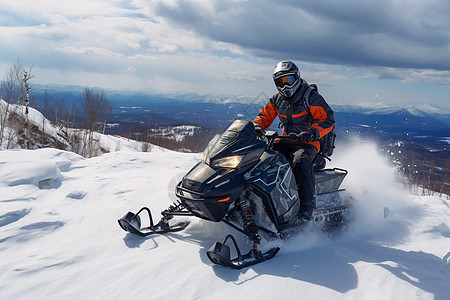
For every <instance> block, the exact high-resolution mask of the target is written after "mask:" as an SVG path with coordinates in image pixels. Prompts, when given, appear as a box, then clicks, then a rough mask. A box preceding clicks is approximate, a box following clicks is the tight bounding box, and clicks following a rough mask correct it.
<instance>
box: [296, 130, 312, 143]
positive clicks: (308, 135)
mask: <svg viewBox="0 0 450 300" xmlns="http://www.w3.org/2000/svg"><path fill="white" fill-rule="evenodd" d="M298 139H299V141H300V142H302V143H311V142H314V141H315V140H316V134H315V133H314V131H312V130H306V131H302V132H300V133H299V134H298Z"/></svg>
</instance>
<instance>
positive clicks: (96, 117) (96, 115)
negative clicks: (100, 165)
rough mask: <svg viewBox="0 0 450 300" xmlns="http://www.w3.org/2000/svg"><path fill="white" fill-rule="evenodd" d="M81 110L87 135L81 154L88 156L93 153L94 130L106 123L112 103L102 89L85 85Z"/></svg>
mask: <svg viewBox="0 0 450 300" xmlns="http://www.w3.org/2000/svg"><path fill="white" fill-rule="evenodd" d="M83 111H84V129H86V131H87V137H86V140H85V146H84V149H85V150H84V151H83V152H84V153H83V154H82V155H84V156H90V155H92V154H93V153H92V151H93V146H94V145H93V134H94V131H96V130H99V128H100V126H101V125H103V124H106V121H107V119H108V117H109V115H110V114H111V111H112V104H111V103H110V101H109V100H108V97H107V96H106V94H105V92H104V91H102V90H94V89H90V88H88V87H86V88H85V89H84V91H83ZM99 124H100V126H99ZM105 126H106V125H104V126H103V128H104V127H105Z"/></svg>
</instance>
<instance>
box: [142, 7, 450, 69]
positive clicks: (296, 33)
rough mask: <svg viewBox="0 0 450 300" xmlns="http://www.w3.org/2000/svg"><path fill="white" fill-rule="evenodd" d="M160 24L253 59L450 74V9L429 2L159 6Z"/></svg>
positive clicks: (154, 10)
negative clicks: (235, 49) (242, 51)
mask: <svg viewBox="0 0 450 300" xmlns="http://www.w3.org/2000/svg"><path fill="white" fill-rule="evenodd" d="M144 3H145V2H142V1H141V2H140V4H141V5H146V6H147V7H149V8H151V11H153V12H154V13H155V14H156V15H157V16H158V17H159V18H163V19H164V20H165V21H167V22H170V23H171V24H172V25H173V26H179V27H180V28H187V29H188V30H192V31H194V32H196V33H198V34H199V35H201V36H204V37H207V38H210V39H212V40H215V41H220V42H225V43H231V44H235V45H239V46H240V47H241V48H242V49H245V52H246V53H248V54H251V55H256V56H264V57H268V58H272V59H278V58H279V57H286V56H289V57H292V58H293V59H296V60H303V61H312V62H320V63H328V64H340V65H354V66H387V67H400V68H424V69H427V68H428V69H437V70H446V69H450V19H449V18H448V13H449V12H450V4H448V1H445V0H440V1H433V2H432V3H429V2H424V1H406V0H403V1H402V0H380V1H376V2H373V1H350V0H343V1H333V0H325V1H316V0H305V1H294V0H282V1H261V0H248V1H241V2H230V1H221V0H210V1H195V0H191V1H186V0H183V1H181V0H180V1H171V2H170V4H167V3H166V2H165V1H152V2H149V3H147V4H144Z"/></svg>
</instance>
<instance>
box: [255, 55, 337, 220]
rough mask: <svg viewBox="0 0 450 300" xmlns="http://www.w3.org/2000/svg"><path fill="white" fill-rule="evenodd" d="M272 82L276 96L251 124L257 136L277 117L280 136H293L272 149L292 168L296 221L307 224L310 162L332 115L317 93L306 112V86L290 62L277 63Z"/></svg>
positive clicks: (311, 196) (313, 202) (313, 201)
mask: <svg viewBox="0 0 450 300" xmlns="http://www.w3.org/2000/svg"><path fill="white" fill-rule="evenodd" d="M273 80H274V82H275V86H276V87H277V89H278V93H277V94H275V95H273V96H272V98H270V100H269V103H268V104H266V105H265V106H264V107H263V108H262V109H261V111H260V112H259V114H258V116H257V117H256V118H255V120H253V124H254V125H255V129H256V131H257V133H258V134H263V132H264V130H265V129H267V128H268V127H269V126H270V125H271V124H272V122H273V121H274V119H275V118H276V117H277V116H278V117H279V119H280V121H281V123H282V125H283V133H282V134H283V135H293V139H292V140H281V141H278V142H277V143H275V144H274V149H275V150H277V151H279V152H281V153H282V154H284V155H285V156H286V158H287V159H288V160H289V163H290V164H291V166H292V169H293V173H294V176H295V180H296V183H297V190H298V192H299V197H300V201H301V210H300V213H299V218H300V220H302V221H304V222H306V221H310V220H311V219H312V213H313V211H314V209H315V208H316V199H315V178H314V171H313V163H314V160H315V158H316V155H317V153H318V152H319V150H320V143H319V139H321V138H322V137H323V136H325V135H326V134H327V133H328V132H330V131H331V130H332V129H333V127H334V113H333V110H332V109H331V108H330V106H328V104H327V103H326V102H325V100H324V98H323V97H322V96H321V95H320V94H319V93H318V92H317V91H313V92H312V93H311V94H310V96H309V109H306V108H305V107H304V104H303V99H302V98H303V96H304V94H305V91H306V90H307V89H308V87H309V85H308V83H307V82H306V81H305V80H304V79H302V78H301V77H300V71H299V69H298V68H297V66H296V65H295V64H294V63H293V62H291V61H286V60H284V61H281V62H279V63H278V64H277V65H276V66H275V69H274V70H273Z"/></svg>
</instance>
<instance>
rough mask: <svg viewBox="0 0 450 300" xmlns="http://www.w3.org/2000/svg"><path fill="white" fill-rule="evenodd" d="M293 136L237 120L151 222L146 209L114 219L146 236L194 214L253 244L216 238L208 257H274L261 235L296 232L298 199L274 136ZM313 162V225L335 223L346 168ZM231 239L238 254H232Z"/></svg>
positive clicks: (343, 209)
mask: <svg viewBox="0 0 450 300" xmlns="http://www.w3.org/2000/svg"><path fill="white" fill-rule="evenodd" d="M283 138H292V137H290V136H279V135H277V134H276V132H271V133H266V135H265V137H263V138H262V139H261V138H257V135H256V131H255V128H254V126H253V124H252V122H250V121H244V120H236V121H234V122H233V123H232V124H231V126H230V127H229V128H228V129H227V130H226V131H225V132H224V133H223V134H222V135H217V136H216V137H215V138H214V139H212V140H211V141H210V142H209V144H208V146H207V148H206V149H205V151H204V159H203V161H200V162H199V163H197V164H196V165H195V166H194V167H193V168H192V169H191V170H190V171H189V172H188V173H187V174H186V175H185V176H184V177H183V179H182V180H181V182H179V183H178V184H177V186H176V191H175V194H176V196H177V197H178V198H179V200H178V201H176V202H175V203H174V204H172V205H171V206H169V208H167V209H166V210H164V211H162V212H161V214H162V218H161V220H159V222H158V223H157V224H155V223H154V222H153V219H152V214H151V212H150V209H148V208H147V207H144V208H142V209H141V210H139V211H138V212H137V213H132V212H128V213H127V214H126V215H125V216H123V217H122V218H121V219H119V220H118V221H119V225H120V227H121V228H122V229H123V230H125V231H128V232H130V233H133V234H138V235H141V236H148V235H151V234H160V233H167V232H176V231H180V230H183V229H184V228H186V227H187V226H188V224H189V222H181V223H177V224H174V225H173V224H170V223H169V220H171V219H172V218H173V217H174V216H195V217H199V218H202V219H205V220H208V221H213V222H224V223H225V224H227V225H229V226H231V227H232V228H234V229H235V230H237V231H239V232H240V233H242V234H244V235H246V236H247V237H248V238H249V239H250V241H251V242H252V244H253V245H252V246H251V249H250V251H249V252H248V253H246V254H242V253H241V251H240V249H239V247H238V243H237V242H236V239H235V237H234V236H233V235H231V234H228V235H227V236H226V237H225V239H224V240H223V242H221V243H220V242H216V243H215V244H214V245H213V246H212V247H211V248H210V249H209V250H208V251H207V256H208V258H209V259H210V260H211V262H213V263H215V264H219V265H222V266H225V267H231V268H235V269H241V268H244V267H247V266H251V265H254V264H257V263H259V262H262V261H265V260H268V259H270V258H272V257H274V256H275V255H276V254H277V252H278V251H279V250H280V248H278V247H275V248H272V249H270V250H268V251H266V252H264V253H263V252H262V251H261V250H259V249H258V245H260V243H261V236H262V235H264V236H268V237H283V236H286V235H287V234H289V232H290V231H296V228H297V227H301V225H303V224H302V222H301V221H300V220H299V218H298V213H299V211H300V200H299V197H298V192H297V186H296V183H295V178H294V175H293V173H292V169H291V167H290V165H289V163H288V161H287V159H286V158H285V157H284V156H283V155H282V154H280V153H278V152H276V151H274V150H273V147H272V145H273V143H274V141H275V139H283ZM317 169H320V168H315V179H316V204H317V209H316V211H315V212H314V215H313V216H314V221H313V222H314V223H319V224H321V225H323V226H324V227H334V226H338V225H340V224H341V223H343V222H344V221H345V220H346V218H347V215H348V209H349V204H350V203H349V201H350V200H349V197H347V196H346V195H345V194H344V193H343V191H344V190H340V189H339V187H340V185H341V183H342V181H343V179H344V177H345V175H346V174H347V171H345V170H343V169H337V168H335V169H320V170H317ZM143 212H147V214H148V218H149V223H150V226H148V227H142V228H141V217H140V214H141V213H143ZM229 240H231V243H230V242H229V243H228V244H231V246H232V247H233V246H234V249H235V251H234V253H236V255H237V257H235V258H231V248H230V246H229V245H227V244H226V243H227V241H229Z"/></svg>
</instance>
